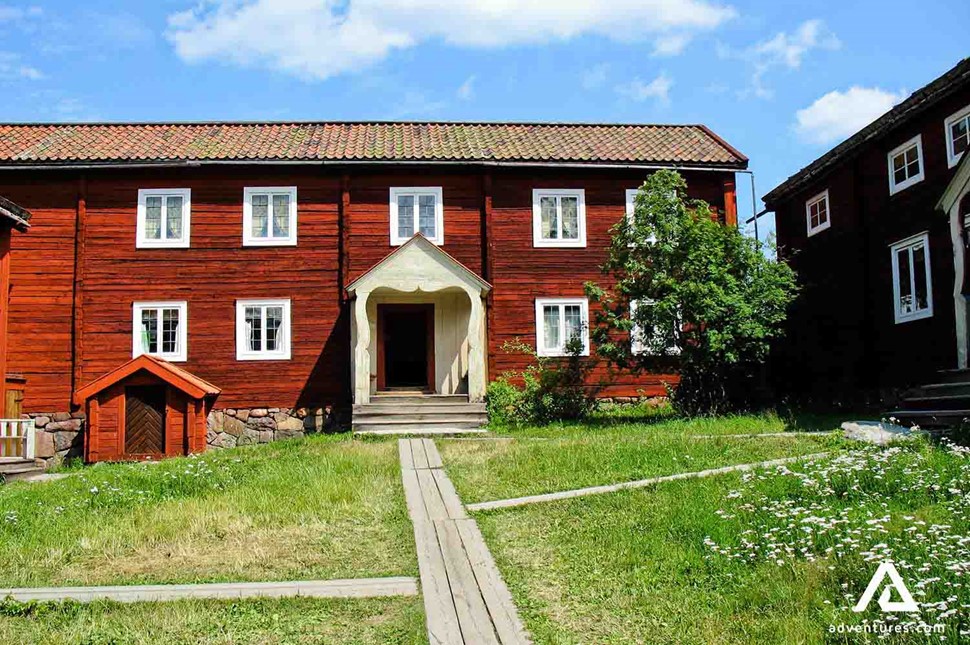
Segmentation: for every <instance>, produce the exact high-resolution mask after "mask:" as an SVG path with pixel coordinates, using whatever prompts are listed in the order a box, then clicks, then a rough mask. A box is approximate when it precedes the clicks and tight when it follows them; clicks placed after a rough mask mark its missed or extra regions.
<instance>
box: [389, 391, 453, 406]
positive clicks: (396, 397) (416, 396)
mask: <svg viewBox="0 0 970 645" xmlns="http://www.w3.org/2000/svg"><path fill="white" fill-rule="evenodd" d="M375 403H390V404H400V403H413V404H418V405H428V404H439V403H468V395H467V394H421V393H418V392H408V393H401V394H398V393H394V392H378V393H377V394H375V395H373V396H372V397H371V399H370V404H375Z"/></svg>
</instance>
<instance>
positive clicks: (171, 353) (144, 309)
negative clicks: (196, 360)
mask: <svg viewBox="0 0 970 645" xmlns="http://www.w3.org/2000/svg"><path fill="white" fill-rule="evenodd" d="M187 311H188V305H187V304H186V303H185V302H136V303H135V304H134V305H133V307H132V323H131V327H132V338H131V356H132V358H136V357H138V356H141V355H142V354H151V355H152V356H158V357H159V358H164V359H165V360H168V361H184V360H186V339H187V333H186V328H187V326H188V321H187V315H186V314H187Z"/></svg>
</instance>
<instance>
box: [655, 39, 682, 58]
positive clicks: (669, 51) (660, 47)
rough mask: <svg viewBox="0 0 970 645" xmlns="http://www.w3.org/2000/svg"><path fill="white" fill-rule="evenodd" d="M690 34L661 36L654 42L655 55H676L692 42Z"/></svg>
mask: <svg viewBox="0 0 970 645" xmlns="http://www.w3.org/2000/svg"><path fill="white" fill-rule="evenodd" d="M691 40H692V37H691V35H690V34H667V35H665V36H660V37H659V38H657V40H655V41H654V43H653V55H654V56H676V55H678V54H680V53H682V52H683V51H684V48H686V47H687V45H689V44H690V41H691Z"/></svg>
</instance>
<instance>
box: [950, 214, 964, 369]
mask: <svg viewBox="0 0 970 645" xmlns="http://www.w3.org/2000/svg"><path fill="white" fill-rule="evenodd" d="M960 201H961V200H960V199H957V200H956V201H955V202H954V203H953V206H951V207H950V213H949V215H950V240H951V241H952V242H953V313H954V318H955V320H954V328H955V330H956V341H957V368H959V369H965V368H966V367H967V363H968V361H967V358H968V357H967V298H966V296H964V295H963V278H964V271H965V268H964V267H965V264H966V260H967V259H966V246H965V243H964V239H963V222H961V221H960Z"/></svg>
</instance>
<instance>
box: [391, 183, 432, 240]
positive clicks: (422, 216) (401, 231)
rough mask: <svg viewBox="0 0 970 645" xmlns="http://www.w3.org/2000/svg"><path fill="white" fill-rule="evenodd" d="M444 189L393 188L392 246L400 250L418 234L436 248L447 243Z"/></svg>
mask: <svg viewBox="0 0 970 645" xmlns="http://www.w3.org/2000/svg"><path fill="white" fill-rule="evenodd" d="M444 219H445V217H444V206H443V205H442V203H441V187H440V186H433V187H426V188H391V246H399V245H401V244H404V243H405V242H407V241H408V240H409V239H411V238H412V237H413V236H414V235H415V234H416V233H421V235H423V236H425V237H426V238H428V239H429V240H430V241H432V242H434V243H435V244H439V245H440V244H444V243H445V231H444V228H445V222H444Z"/></svg>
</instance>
